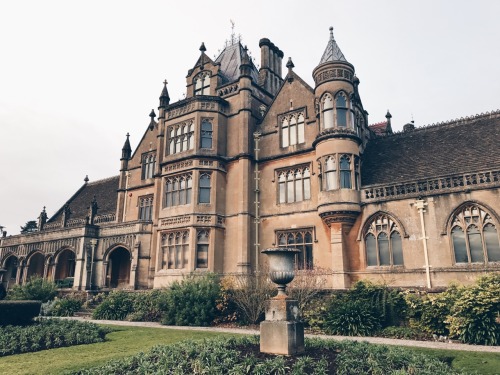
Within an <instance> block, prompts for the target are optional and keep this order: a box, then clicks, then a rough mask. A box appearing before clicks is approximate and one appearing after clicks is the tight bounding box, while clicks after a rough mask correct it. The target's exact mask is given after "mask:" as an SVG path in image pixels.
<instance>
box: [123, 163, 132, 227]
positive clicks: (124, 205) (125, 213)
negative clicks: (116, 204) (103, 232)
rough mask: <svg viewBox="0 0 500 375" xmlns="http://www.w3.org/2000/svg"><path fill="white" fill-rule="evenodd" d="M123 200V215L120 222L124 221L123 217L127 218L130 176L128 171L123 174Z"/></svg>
mask: <svg viewBox="0 0 500 375" xmlns="http://www.w3.org/2000/svg"><path fill="white" fill-rule="evenodd" d="M125 177H126V179H125V202H123V216H122V222H125V219H126V218H127V201H128V179H129V177H130V172H127V174H126V175H125Z"/></svg>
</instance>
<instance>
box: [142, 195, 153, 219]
mask: <svg viewBox="0 0 500 375" xmlns="http://www.w3.org/2000/svg"><path fill="white" fill-rule="evenodd" d="M152 217H153V196H152V195H148V196H145V197H139V220H146V221H150V220H151V219H152Z"/></svg>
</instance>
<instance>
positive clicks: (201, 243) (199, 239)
mask: <svg viewBox="0 0 500 375" xmlns="http://www.w3.org/2000/svg"><path fill="white" fill-rule="evenodd" d="M209 236H210V231H209V230H208V229H202V230H198V231H197V233H196V268H208V250H209V239H210V237H209Z"/></svg>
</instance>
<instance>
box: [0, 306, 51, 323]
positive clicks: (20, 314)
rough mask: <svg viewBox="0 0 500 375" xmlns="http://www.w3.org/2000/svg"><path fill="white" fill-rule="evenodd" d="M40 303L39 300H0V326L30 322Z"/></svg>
mask: <svg viewBox="0 0 500 375" xmlns="http://www.w3.org/2000/svg"><path fill="white" fill-rule="evenodd" d="M41 305H42V303H41V302H40V301H0V326H6V325H25V324H30V323H31V322H32V320H33V318H35V317H37V316H38V315H39V314H40V307H41Z"/></svg>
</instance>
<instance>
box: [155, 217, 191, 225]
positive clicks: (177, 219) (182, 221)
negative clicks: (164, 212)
mask: <svg viewBox="0 0 500 375" xmlns="http://www.w3.org/2000/svg"><path fill="white" fill-rule="evenodd" d="M190 221H191V216H189V215H183V216H176V217H170V218H168V219H161V220H160V226H161V227H169V226H172V225H178V224H185V223H189V222H190Z"/></svg>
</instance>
